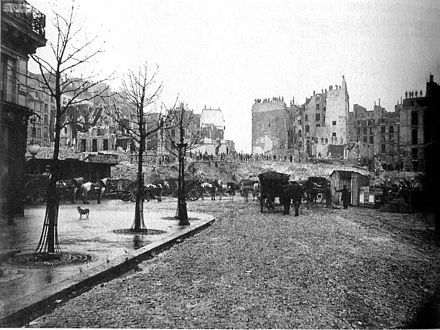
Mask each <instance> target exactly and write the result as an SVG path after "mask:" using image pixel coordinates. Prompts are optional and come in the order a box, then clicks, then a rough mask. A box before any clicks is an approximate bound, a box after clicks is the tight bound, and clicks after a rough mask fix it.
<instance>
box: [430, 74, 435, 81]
mask: <svg viewBox="0 0 440 330" xmlns="http://www.w3.org/2000/svg"><path fill="white" fill-rule="evenodd" d="M429 82H434V75H433V74H432V73H430V74H429Z"/></svg>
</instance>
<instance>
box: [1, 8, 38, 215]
mask: <svg viewBox="0 0 440 330" xmlns="http://www.w3.org/2000/svg"><path fill="white" fill-rule="evenodd" d="M1 6H2V8H1V38H2V40H1V64H0V78H1V79H0V102H1V108H0V109H1V110H0V214H1V215H2V216H7V217H8V219H10V218H11V217H12V216H13V215H22V214H23V202H22V201H23V200H24V198H23V196H24V168H25V153H26V139H27V129H28V119H29V116H30V115H31V114H32V109H29V108H28V107H27V103H26V96H27V93H28V89H27V87H26V86H27V73H28V70H27V63H28V59H29V54H34V53H35V52H36V49H37V48H39V47H43V46H45V44H46V39H45V24H46V17H45V15H44V14H42V13H41V12H39V11H38V10H37V9H36V8H34V7H32V6H31V5H29V4H28V3H27V2H26V1H24V0H2V2H1ZM43 111H44V108H43Z"/></svg>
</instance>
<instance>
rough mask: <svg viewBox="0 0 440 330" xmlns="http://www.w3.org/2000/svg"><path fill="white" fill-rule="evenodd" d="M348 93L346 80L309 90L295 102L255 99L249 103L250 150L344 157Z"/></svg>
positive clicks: (282, 155)
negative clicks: (301, 102)
mask: <svg viewBox="0 0 440 330" xmlns="http://www.w3.org/2000/svg"><path fill="white" fill-rule="evenodd" d="M349 105H350V104H349V95H348V91H347V83H346V81H345V78H344V76H342V85H340V86H335V87H334V88H333V86H330V87H329V90H327V89H326V90H325V91H324V90H322V91H321V93H315V92H313V95H312V96H311V97H309V98H307V99H306V102H305V103H304V104H303V105H301V106H297V105H295V104H294V100H292V102H291V103H290V106H289V107H287V105H286V103H285V102H284V99H283V98H281V97H278V98H277V97H274V98H272V99H264V100H261V99H256V100H255V103H254V105H253V106H252V152H253V153H256V154H266V155H280V156H281V157H285V156H286V155H291V154H294V151H295V150H298V151H301V152H305V153H306V154H307V155H308V156H309V157H325V156H333V157H341V158H342V157H344V148H345V146H346V144H347V138H348V130H347V120H348V109H349Z"/></svg>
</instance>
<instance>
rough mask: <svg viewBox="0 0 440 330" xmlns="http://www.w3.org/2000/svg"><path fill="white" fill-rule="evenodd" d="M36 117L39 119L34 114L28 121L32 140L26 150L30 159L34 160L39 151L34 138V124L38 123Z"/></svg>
mask: <svg viewBox="0 0 440 330" xmlns="http://www.w3.org/2000/svg"><path fill="white" fill-rule="evenodd" d="M38 117H39V116H38V114H34V115H32V117H31V118H30V119H29V121H30V122H31V124H32V138H31V141H30V142H29V145H28V147H27V149H28V151H29V153H30V154H31V155H32V158H35V156H36V155H37V154H38V152H39V151H40V145H39V144H38V143H37V142H35V138H36V131H35V123H36V122H37V121H38Z"/></svg>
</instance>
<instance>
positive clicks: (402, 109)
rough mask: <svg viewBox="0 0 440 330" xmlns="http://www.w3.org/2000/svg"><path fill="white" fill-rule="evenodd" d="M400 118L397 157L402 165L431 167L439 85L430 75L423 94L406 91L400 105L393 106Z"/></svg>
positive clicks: (439, 102) (421, 168) (439, 108)
mask: <svg viewBox="0 0 440 330" xmlns="http://www.w3.org/2000/svg"><path fill="white" fill-rule="evenodd" d="M396 109H398V110H399V114H400V115H399V120H400V134H399V139H400V146H399V147H400V148H399V149H400V157H401V161H402V165H403V168H404V169H406V170H412V171H430V172H433V170H436V171H438V169H432V167H433V160H434V159H435V158H437V157H436V155H435V151H436V150H437V146H438V127H437V126H438V125H437V123H438V122H439V121H438V120H439V116H440V114H439V113H440V86H439V85H438V84H437V83H436V82H435V81H434V76H433V75H430V76H429V81H427V83H426V93H425V96H423V94H422V91H420V92H418V91H410V92H405V98H404V99H403V102H402V104H398V105H396Z"/></svg>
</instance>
